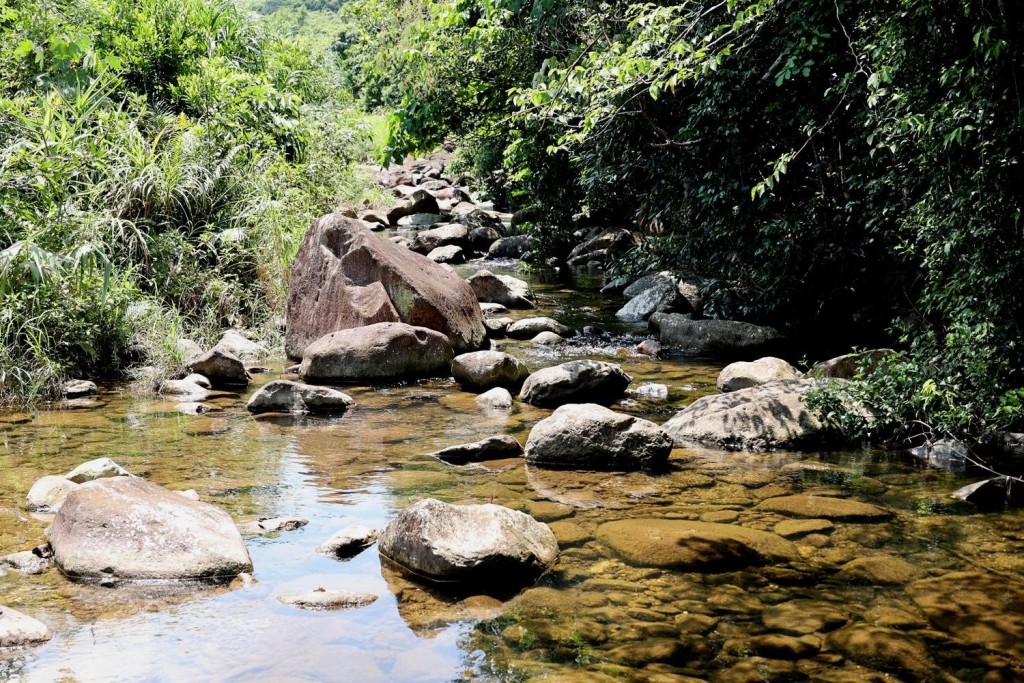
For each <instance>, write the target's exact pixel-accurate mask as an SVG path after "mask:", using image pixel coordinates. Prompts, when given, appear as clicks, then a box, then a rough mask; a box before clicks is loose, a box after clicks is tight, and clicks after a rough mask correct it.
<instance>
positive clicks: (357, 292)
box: [285, 215, 485, 358]
mask: <svg viewBox="0 0 1024 683" xmlns="http://www.w3.org/2000/svg"><path fill="white" fill-rule="evenodd" d="M381 322H402V323H405V324H408V325H413V326H418V327H426V328H429V329H432V330H436V331H437V332H440V333H441V334H443V335H445V336H447V337H448V339H449V342H450V343H451V345H452V347H453V348H455V349H456V350H458V351H460V352H461V351H476V350H477V349H479V348H480V347H481V345H482V344H483V342H484V338H485V330H484V325H483V316H482V315H481V313H480V307H479V305H478V303H477V300H476V297H475V296H474V295H473V290H472V289H471V288H470V287H469V285H468V284H467V283H466V282H465V280H463V279H462V278H461V277H459V276H458V275H456V274H455V273H453V272H452V271H450V270H448V269H447V268H446V267H444V266H442V265H439V264H436V263H434V262H433V261H431V260H430V259H428V258H426V257H425V256H422V255H420V254H416V253H414V252H411V251H409V250H407V249H405V248H403V247H401V246H399V245H396V244H394V243H392V242H389V241H387V240H384V239H381V238H379V237H377V236H376V235H374V234H373V233H372V232H370V231H369V230H366V229H365V228H363V227H362V226H359V225H357V224H355V223H354V222H353V221H350V220H348V219H346V218H343V217H340V216H335V215H328V216H325V217H323V218H321V219H320V220H318V221H317V222H316V223H314V224H313V227H312V228H310V230H309V232H307V233H306V237H305V238H304V239H303V241H302V245H301V246H300V247H299V253H298V256H296V259H295V263H294V265H293V266H292V276H291V284H290V287H289V292H288V330H287V333H286V335H285V351H286V352H287V354H288V357H289V358H301V357H302V356H303V352H304V351H305V349H306V347H307V346H308V345H309V344H311V343H313V342H314V341H316V340H317V339H321V338H323V337H324V336H325V335H327V334H330V333H332V332H336V331H338V330H344V329H350V328H358V327H363V326H366V325H371V324H373V323H381Z"/></svg>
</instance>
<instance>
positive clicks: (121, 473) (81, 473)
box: [64, 458, 132, 484]
mask: <svg viewBox="0 0 1024 683" xmlns="http://www.w3.org/2000/svg"><path fill="white" fill-rule="evenodd" d="M64 476H65V477H66V478H67V479H68V480H69V481H73V482H75V483H76V484H83V483H85V482H87V481H93V480H94V479H104V478H106V477H130V476H132V473H131V472H129V471H128V470H126V469H125V468H123V467H121V466H120V465H118V464H117V463H116V462H114V461H113V460H111V459H110V458H96V459H95V460H90V461H89V462H83V463H82V464H81V465H79V466H78V467H76V468H75V469H73V470H71V471H70V472H68V473H67V474H66V475H64Z"/></svg>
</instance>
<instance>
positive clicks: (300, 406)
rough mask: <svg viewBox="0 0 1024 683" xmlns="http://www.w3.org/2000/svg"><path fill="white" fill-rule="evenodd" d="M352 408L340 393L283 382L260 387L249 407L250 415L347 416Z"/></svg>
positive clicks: (323, 388)
mask: <svg viewBox="0 0 1024 683" xmlns="http://www.w3.org/2000/svg"><path fill="white" fill-rule="evenodd" d="M351 405H352V399H351V398H350V397H349V396H348V395H347V394H343V393H342V392H340V391H338V390H337V389H330V388H328V387H318V386H311V385H309V384H302V383H301V382H292V381H290V380H286V379H279V380H274V381H273V382H268V383H267V384H264V385H263V386H262V387H260V389H259V391H257V392H256V393H255V394H253V395H252V397H251V398H250V399H249V402H248V403H246V404H245V407H246V409H247V410H248V411H249V412H250V413H343V412H345V411H346V410H348V408H349V407H350V406H351Z"/></svg>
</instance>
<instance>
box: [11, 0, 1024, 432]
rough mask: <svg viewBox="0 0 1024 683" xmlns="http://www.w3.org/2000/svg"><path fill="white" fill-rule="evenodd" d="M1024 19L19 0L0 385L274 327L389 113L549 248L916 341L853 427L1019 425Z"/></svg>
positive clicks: (853, 9) (814, 328)
mask: <svg viewBox="0 0 1024 683" xmlns="http://www.w3.org/2000/svg"><path fill="white" fill-rule="evenodd" d="M1022 32H1024V10H1022V9H1021V7H1020V6H1019V5H1018V4H1017V3H1011V2H1006V0H931V1H926V0H832V1H826V2H807V1H806V0H757V1H740V0H723V1H721V2H711V1H707V2H705V1H694V2H678V3H646V4H645V3H638V4H633V3H607V2H592V1H590V0H533V1H530V2H527V1H525V0H512V1H507V0H443V1H442V0H349V1H348V2H336V1H335V0H244V1H242V0H240V2H239V4H238V5H237V6H234V5H231V4H228V3H226V2H212V3H207V2H200V1H199V0H140V1H139V2H131V3H129V2H124V1H123V0H57V1H53V2H44V3H38V2H28V1H27V0H14V1H13V2H9V3H8V4H7V6H6V7H5V8H4V9H3V10H0V34H2V37H3V43H2V45H3V46H4V47H3V48H0V88H2V90H3V107H2V110H0V118H2V119H3V121H2V123H3V125H2V126H0V154H2V155H3V158H2V159H0V221H2V222H0V248H3V249H4V251H3V254H2V260H0V289H2V294H0V295H2V296H3V297H4V301H5V303H4V306H3V313H2V314H0V326H2V327H0V333H2V334H3V335H4V339H5V345H4V351H3V353H4V354H6V355H5V356H4V357H3V358H0V367H3V368H4V372H5V379H4V380H3V381H0V386H3V387H4V389H3V391H6V392H8V393H10V394H18V393H22V394H23V393H24V387H26V386H32V387H44V386H46V385H47V382H48V381H49V380H50V379H52V377H54V376H58V375H60V374H61V373H62V372H64V371H66V369H67V368H84V369H85V370H84V371H88V369H90V368H104V369H110V368H113V367H120V366H123V365H127V364H131V363H132V362H139V359H138V358H137V356H138V355H139V353H142V352H143V351H140V348H142V349H143V350H144V349H152V348H154V347H155V348H158V349H159V348H164V349H166V348H169V347H168V346H167V333H166V331H167V329H169V328H175V327H177V328H189V329H191V328H192V327H196V326H198V327H200V328H202V327H203V326H204V325H205V326H207V327H210V326H215V325H218V324H225V323H230V324H246V325H259V324H261V323H262V322H265V321H267V320H271V319H272V318H273V317H274V311H276V310H278V309H279V307H280V302H281V299H282V292H283V289H282V288H283V286H284V285H283V283H284V282H285V277H284V274H285V272H286V270H285V269H286V266H287V263H288V261H289V259H290V258H291V255H292V254H293V253H294V245H295V244H296V240H297V239H298V238H299V237H301V234H302V231H303V230H304V228H305V227H306V226H307V225H308V223H309V221H310V219H311V218H312V217H313V216H315V215H316V214H317V213H320V212H323V211H327V210H330V209H331V208H332V207H333V205H335V204H336V203H337V202H339V201H342V200H348V201H355V200H356V199H357V198H362V196H366V195H367V194H368V193H370V192H371V189H370V187H369V185H370V183H368V182H366V180H365V178H360V176H359V172H358V170H357V166H356V164H355V162H357V161H358V160H360V159H362V158H363V157H364V156H365V155H366V154H368V153H374V152H373V150H372V149H371V139H372V138H373V135H372V132H373V130H375V129H377V128H378V127H377V126H376V125H375V124H376V122H377V121H378V119H376V118H374V117H372V116H368V114H367V113H374V114H376V113H383V114H386V115H387V117H388V118H387V131H386V135H385V134H381V135H379V136H378V137H380V138H381V140H380V144H379V145H377V149H376V152H375V153H376V154H378V155H379V159H381V160H388V159H390V160H400V159H402V158H403V157H404V156H405V155H406V154H410V153H417V152H423V151H427V150H430V149H432V148H434V147H435V146H436V145H438V144H440V143H441V142H444V141H452V142H454V143H456V145H457V164H458V166H460V167H461V169H462V170H463V171H465V172H466V173H468V174H469V175H470V176H471V177H472V178H474V179H475V181H476V183H477V184H478V185H479V187H480V189H481V190H483V191H486V192H487V193H488V194H490V195H491V196H492V197H493V198H494V199H495V200H496V201H498V202H499V203H501V204H504V205H506V206H508V207H509V208H510V209H512V210H516V211H519V212H520V213H519V215H520V217H522V218H523V219H524V220H525V221H526V225H527V226H528V229H529V230H530V231H531V233H532V235H533V237H534V239H535V240H536V241H537V242H538V243H539V244H540V245H542V247H543V248H542V249H537V250H535V251H536V252H537V253H544V254H545V255H546V256H550V255H552V254H555V255H564V254H566V253H567V252H568V251H569V250H570V249H571V248H572V246H574V244H575V243H576V242H577V241H578V240H579V235H580V234H582V233H584V232H585V231H586V229H588V228H590V227H592V226H599V225H608V226H613V225H622V226H629V227H632V228H634V229H636V230H637V231H638V232H639V234H641V235H642V240H641V243H640V244H639V246H637V247H636V248H635V249H633V250H632V251H630V252H628V253H626V254H624V255H623V256H622V258H621V259H620V261H619V263H618V264H617V265H616V267H615V270H616V271H617V272H621V273H625V274H634V275H639V274H642V273H644V272H648V271H650V270H654V269H669V270H672V271H675V272H677V273H679V274H681V275H684V276H686V277H688V278H691V279H692V280H693V281H694V282H697V283H699V284H700V286H701V287H702V289H703V294H704V298H705V301H706V302H707V306H706V309H705V314H706V315H709V316H717V317H724V318H734V319H743V320H749V321H753V322H759V323H767V324H772V325H776V326H779V327H781V328H783V329H784V330H786V332H787V333H788V334H790V335H791V336H793V337H797V338H801V339H805V340H808V342H809V343H808V346H809V348H814V347H816V346H817V347H819V348H823V349H824V348H839V347H849V346H851V345H867V344H872V345H875V344H880V343H885V344H890V345H893V346H895V347H897V348H898V349H899V350H901V351H902V354H901V355H900V356H899V357H897V358H895V359H893V360H891V361H889V362H887V363H884V364H882V365H881V366H880V367H877V368H875V369H873V370H872V371H871V372H869V373H866V374H865V380H866V381H865V382H863V383H856V384H854V385H851V386H849V387H845V388H842V389H841V390H837V391H836V392H834V393H829V392H825V394H823V395H822V396H821V397H820V399H819V400H820V402H821V405H822V407H823V409H824V410H826V411H830V406H831V407H834V406H835V402H836V401H844V400H847V399H848V398H849V395H851V394H852V395H853V397H854V398H857V399H858V400H861V401H865V402H866V403H868V404H869V405H870V406H871V407H872V408H873V409H874V413H873V414H874V415H875V417H874V418H873V419H872V420H865V419H863V418H858V417H856V416H852V417H851V416H850V415H849V411H841V410H835V411H834V412H835V414H836V415H846V418H844V419H845V420H846V423H845V424H844V425H843V426H844V427H846V428H847V429H850V430H853V431H858V430H859V431H861V432H871V433H872V435H873V436H876V437H877V436H881V437H884V438H893V437H899V436H907V435H910V434H920V433H929V434H931V433H950V434H957V435H961V436H968V435H969V436H974V437H980V436H981V435H983V434H984V433H986V432H988V431H990V430H992V429H994V428H1013V429H1017V428H1019V427H1020V419H1021V401H1022V398H1024V391H1022V390H1021V387H1022V386H1024V379H1022V373H1021V367H1022V362H1024V352H1022V349H1024V347H1022V342H1024V339H1022V334H1021V333H1022V324H1024V303H1022V292H1024V289H1022V288H1021V286H1020V282H1021V279H1022V276H1024V234H1022V230H1024V226H1022V216H1021V209H1022V206H1021V194H1022V193H1021V190H1020V188H1021V187H1022V180H1024V178H1022V170H1021V161H1022V159H1021V157H1022V154H1024V125H1022V124H1024V108H1022V100H1021V91H1020V88H1021V82H1020V81H1021V76H1022V69H1021V60H1022V54H1021V37H1022ZM314 130H315V131H319V133H318V134H315V135H314V134H311V131H314ZM146 316H156V317H158V318H159V319H160V320H158V321H151V322H146V323H145V324H140V323H139V322H138V320H139V319H140V318H145V317H146ZM140 330H141V332H140ZM147 330H149V331H152V330H157V331H159V332H158V336H159V337H160V338H159V342H160V343H158V344H141V346H140V344H139V338H140V337H145V335H146V331H147ZM145 353H148V354H149V355H150V356H152V355H153V354H154V353H155V352H153V351H145ZM133 354H134V356H133ZM133 359H134V360H133ZM147 362H150V361H147ZM19 387H20V388H19Z"/></svg>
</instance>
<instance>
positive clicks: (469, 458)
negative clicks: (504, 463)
mask: <svg viewBox="0 0 1024 683" xmlns="http://www.w3.org/2000/svg"><path fill="white" fill-rule="evenodd" d="M522 454H523V446H522V444H520V443H519V442H518V441H517V440H516V438H515V437H514V436H510V435H508V434H499V435H496V436H489V437H487V438H486V439H482V440H480V441H474V442H473V443H464V444H459V445H458V446H449V447H448V448H444V449H441V450H439V451H437V452H435V453H431V455H432V456H434V457H435V458H437V459H438V460H441V461H443V462H446V463H448V464H449V465H465V464H466V463H470V462H481V461H484V460H504V459H505V458H518V457H519V456H521V455H522Z"/></svg>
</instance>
